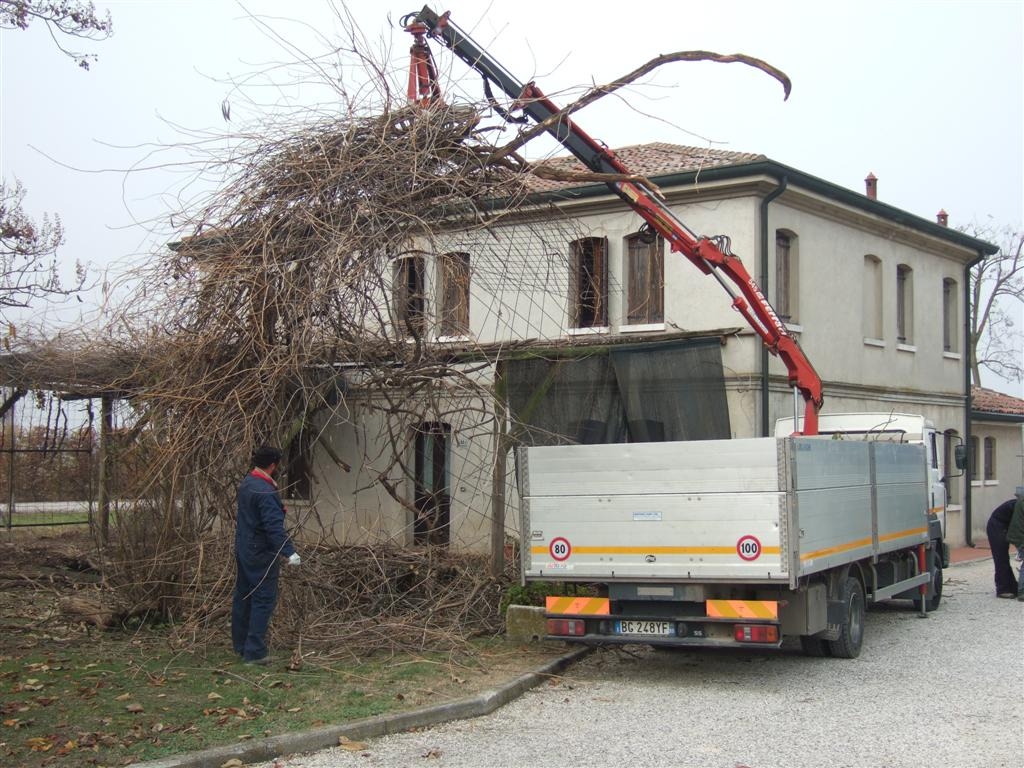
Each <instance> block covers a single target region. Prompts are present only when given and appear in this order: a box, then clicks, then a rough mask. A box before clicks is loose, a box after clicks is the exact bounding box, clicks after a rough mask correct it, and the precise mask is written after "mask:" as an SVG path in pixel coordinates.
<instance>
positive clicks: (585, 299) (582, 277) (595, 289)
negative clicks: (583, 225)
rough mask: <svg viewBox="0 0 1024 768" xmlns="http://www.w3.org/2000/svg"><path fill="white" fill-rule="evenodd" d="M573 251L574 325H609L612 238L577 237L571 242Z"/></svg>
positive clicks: (571, 321)
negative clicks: (609, 276) (609, 257)
mask: <svg viewBox="0 0 1024 768" xmlns="http://www.w3.org/2000/svg"><path fill="white" fill-rule="evenodd" d="M569 254H570V259H569V287H570V288H571V290H572V294H571V295H570V296H569V325H570V327H571V328H574V329H578V328H607V327H608V238H607V237H581V238H579V239H577V240H573V241H572V242H570V243H569ZM588 289H589V290H588Z"/></svg>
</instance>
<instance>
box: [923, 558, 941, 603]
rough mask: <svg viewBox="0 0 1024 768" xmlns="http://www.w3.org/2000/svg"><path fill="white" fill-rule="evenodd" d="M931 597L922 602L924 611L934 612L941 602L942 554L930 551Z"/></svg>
mask: <svg viewBox="0 0 1024 768" xmlns="http://www.w3.org/2000/svg"><path fill="white" fill-rule="evenodd" d="M932 569H933V570H932V595H931V597H928V598H926V599H925V601H924V609H925V610H926V611H934V610H936V609H937V608H938V607H939V603H940V602H941V601H942V554H941V553H940V552H939V551H937V550H934V549H933V550H932Z"/></svg>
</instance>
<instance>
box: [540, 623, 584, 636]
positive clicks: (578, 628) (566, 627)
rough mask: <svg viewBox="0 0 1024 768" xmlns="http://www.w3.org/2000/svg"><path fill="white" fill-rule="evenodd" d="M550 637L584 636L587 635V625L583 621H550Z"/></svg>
mask: <svg viewBox="0 0 1024 768" xmlns="http://www.w3.org/2000/svg"><path fill="white" fill-rule="evenodd" d="M547 625H548V634H549V635H570V636H576V637H579V636H582V635H585V634H587V624H586V622H585V621H583V619H548V621H547Z"/></svg>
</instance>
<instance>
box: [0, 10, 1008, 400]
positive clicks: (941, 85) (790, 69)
mask: <svg viewBox="0 0 1024 768" xmlns="http://www.w3.org/2000/svg"><path fill="white" fill-rule="evenodd" d="M409 3H410V4H409V5H388V2H387V0H383V1H382V0H375V1H373V2H371V1H370V0H351V1H350V2H347V3H342V2H340V0H339V1H338V2H336V3H334V5H333V6H332V5H331V4H329V3H325V2H319V0H301V1H299V0H293V2H291V3H281V2H266V1H264V0H259V1H255V0H254V1H253V2H246V3H236V2H228V1H227V0H204V1H203V2H198V1H197V2H188V1H186V0H178V1H177V2H160V1H159V0H146V1H145V2H143V1H142V0H122V1H121V2H106V3H105V2H97V7H98V8H99V9H101V10H105V9H109V10H110V12H111V14H112V16H113V22H114V30H115V33H114V36H113V37H112V38H111V39H109V40H106V41H102V42H97V43H90V42H79V41H65V44H66V45H68V46H69V47H75V48H76V49H79V50H90V51H93V52H95V53H97V54H98V55H99V61H98V62H96V63H95V64H93V66H92V68H91V69H90V71H88V72H86V71H82V70H80V69H78V68H77V67H76V66H75V65H74V63H73V62H72V61H71V60H70V59H67V58H66V57H64V56H63V55H61V53H60V52H59V50H58V49H57V48H56V47H55V45H54V43H53V41H52V40H51V39H50V38H49V35H48V34H47V32H46V30H45V28H44V27H42V26H41V25H38V24H37V25H35V26H34V27H33V28H31V29H29V30H28V31H26V32H18V31H8V30H0V108H2V113H0V171H2V174H3V177H4V179H6V180H7V181H8V182H10V181H11V180H12V179H13V178H15V177H16V178H18V179H20V180H21V181H22V182H23V183H24V184H25V186H26V187H27V189H28V191H29V193H28V197H27V199H26V208H27V209H28V211H29V212H30V213H32V214H34V215H36V216H40V215H41V214H42V213H44V212H54V211H56V212H59V214H60V216H61V218H62V219H63V222H64V225H65V229H66V236H67V244H66V245H65V247H64V248H62V250H61V252H60V254H61V258H62V259H63V260H64V261H65V262H67V263H73V262H74V261H75V260H76V259H77V260H80V261H83V262H86V263H88V264H91V265H93V266H94V267H95V268H96V269H102V268H106V267H108V266H109V267H110V268H111V269H112V270H113V271H115V272H116V271H117V270H120V269H122V268H123V266H124V265H125V264H128V263H131V262H137V261H138V260H140V259H144V258H145V257H146V255H147V254H149V253H152V252H153V249H154V248H155V247H157V246H158V245H159V244H160V243H161V242H163V241H164V240H165V239H166V238H167V237H168V236H169V233H170V232H171V231H172V229H171V228H170V227H169V226H167V224H168V221H167V217H168V215H169V213H170V212H171V211H172V210H173V209H174V208H175V207H178V206H179V205H180V203H179V202H177V201H179V200H181V199H182V196H183V195H184V196H185V197H187V196H188V195H189V194H192V192H194V189H195V187H188V186H185V187H184V191H183V189H182V187H183V182H184V181H185V180H187V179H188V178H189V175H188V172H187V169H186V168H184V167H182V166H180V165H177V166H174V167H168V166H169V165H171V164H172V163H177V162H180V160H181V159H182V155H181V154H180V153H179V154H175V153H173V152H169V151H166V150H164V151H156V152H154V151H155V150H158V149H159V148H160V147H162V146H167V145H176V144H182V143H187V142H194V141H195V140H196V137H199V136H206V135H207V134H206V132H207V131H213V132H219V133H224V132H225V131H231V130H233V129H235V130H237V129H238V128H239V127H241V126H244V125H245V124H246V121H247V120H249V119H252V118H257V117H259V116H260V115H261V114H264V113H269V112H270V111H272V110H273V109H275V108H276V109H287V108H289V105H295V104H296V103H302V104H306V105H311V104H313V103H315V104H316V105H317V106H318V107H319V108H322V109H325V110H332V109H335V108H336V104H337V99H338V98H339V93H340V92H344V94H345V96H346V97H348V98H350V99H357V100H358V99H362V98H365V97H366V96H365V93H364V92H363V91H361V90H360V85H361V82H365V79H366V78H365V71H363V70H361V69H360V68H346V67H344V66H342V67H338V66H336V64H337V57H331V58H329V59H325V60H324V61H325V63H327V64H328V65H329V66H328V68H327V69H325V70H324V71H326V72H329V73H330V76H331V77H332V78H333V79H334V81H335V85H336V86H337V87H336V88H335V89H334V90H331V89H316V88H311V87H308V86H304V87H299V86H297V85H285V84H286V83H288V82H289V80H290V79H293V74H294V72H295V71H297V70H294V69H287V70H286V69H284V68H281V67H277V68H276V69H273V70H272V71H268V70H269V69H270V68H272V67H275V65H280V64H282V63H284V62H287V61H290V60H293V59H295V58H296V57H300V56H303V55H304V56H314V55H317V54H320V53H324V52H326V51H328V50H330V48H331V47H332V46H334V45H337V44H338V43H339V42H343V41H344V42H348V41H349V40H350V39H351V36H352V35H351V31H350V30H351V27H352V24H351V23H350V22H348V21H346V16H347V15H349V16H350V17H351V19H353V20H354V21H355V22H356V24H357V25H358V31H359V33H360V34H361V36H362V42H361V43H360V48H361V49H362V50H364V51H365V52H368V53H370V54H371V56H372V57H373V58H375V59H376V60H379V61H387V62H390V63H391V65H392V66H393V68H394V75H395V77H396V82H399V83H400V84H401V85H403V86H404V83H402V82H401V81H402V78H403V77H404V70H405V67H406V66H407V56H408V53H407V52H408V48H409V44H410V41H411V38H410V37H409V36H408V35H407V34H405V33H403V32H402V31H401V30H400V29H399V28H398V19H399V18H400V17H402V16H404V15H405V14H406V13H409V12H411V11H416V10H418V9H419V8H420V7H422V5H421V4H420V3H422V0H419V3H418V2H416V0H409ZM432 7H433V8H434V10H435V11H438V12H441V11H444V10H450V11H451V13H452V19H453V20H454V21H455V22H456V23H457V24H458V25H459V26H460V27H462V28H464V29H465V30H467V31H468V32H470V33H471V34H472V36H473V37H474V38H475V39H476V40H477V42H479V43H481V44H483V45H484V46H485V47H486V48H487V50H488V51H489V52H490V53H491V54H492V55H493V56H494V57H495V58H497V59H498V60H499V61H500V62H501V63H502V64H504V65H505V66H506V68H507V69H508V70H509V71H510V72H512V74H513V75H515V76H516V77H517V78H518V79H520V80H522V81H526V80H530V79H536V81H537V83H538V85H539V86H540V87H541V88H542V89H543V90H544V91H545V92H546V93H548V94H549V95H551V96H552V97H553V99H554V100H555V101H556V103H559V104H564V103H567V102H568V101H569V100H570V96H571V94H572V93H573V92H576V91H578V89H579V88H580V87H581V86H585V85H586V84H588V83H592V82H597V83H604V82H608V81H611V80H613V79H615V78H616V77H617V76H620V75H623V74H625V73H626V72H628V71H630V70H632V69H634V68H635V67H637V66H639V65H640V64H643V63H644V62H646V61H647V60H649V59H651V58H653V57H654V56H656V55H658V54H661V53H669V52H674V51H680V50H690V49H705V50H713V51H717V52H719V53H735V52H741V53H746V54H749V55H751V56H756V57H759V58H761V59H764V60H766V61H768V62H770V63H771V64H773V65H774V66H776V67H778V68H780V69H782V70H783V71H785V72H786V73H787V74H788V75H789V76H790V78H791V79H792V82H793V92H792V95H791V97H790V98H789V100H788V101H783V99H782V88H781V87H780V86H779V85H778V84H777V83H776V82H775V81H774V80H772V79H771V78H769V77H768V76H766V75H764V74H762V73H760V72H757V71H755V70H753V69H749V68H746V67H743V66H740V65H735V64H733V65H722V64H711V63H700V64H693V63H687V64H674V65H671V66H670V67H667V68H663V69H662V70H660V71H659V73H658V74H657V76H656V77H655V78H653V79H649V80H648V81H647V82H646V83H645V84H643V85H641V86H638V87H635V88H633V89H631V90H630V91H629V92H628V94H626V95H625V97H624V98H617V97H609V98H606V99H603V100H602V101H601V102H600V103H599V104H597V105H595V106H594V107H592V108H588V109H587V110H585V111H583V112H581V113H580V114H579V115H578V117H577V119H578V122H579V123H580V125H581V126H583V128H584V129H585V130H587V131H588V132H589V133H590V134H591V135H593V136H594V137H595V138H597V139H599V140H601V141H604V142H605V143H607V144H608V145H610V146H612V147H617V146H625V145H629V144H639V143H645V142H651V141H668V142H673V143H678V144H691V145H696V146H711V147H716V148H722V149H729V150H735V151H741V152H755V153H760V154H764V155H767V156H768V157H770V158H771V159H773V160H776V161H778V162H780V163H784V164H786V165H790V166H793V167H795V168H797V169H799V170H801V171H804V172H806V173H809V174H812V175H815V176H818V177H820V178H822V179H825V180H827V181H830V182H833V183H835V184H838V185H841V186H843V187H847V188H850V189H853V190H857V191H863V189H864V177H865V176H866V175H867V174H868V173H869V172H871V173H874V174H875V175H876V176H877V177H878V179H879V186H878V188H879V198H880V199H881V200H883V201H885V202H887V203H890V204H892V205H895V206H897V207H899V208H902V209H904V210H906V211H908V212H910V213H913V214H916V215H918V216H921V217H924V218H926V219H931V220H934V218H935V215H936V213H937V212H938V211H939V210H940V209H945V210H946V211H947V212H948V213H949V223H950V226H953V227H960V226H965V225H972V224H978V223H981V224H984V223H986V222H992V223H993V224H995V225H997V226H1013V227H1016V228H1018V229H1019V228H1020V227H1021V226H1022V222H1024V201H1022V196H1024V135H1022V126H1024V53H1022V51H1024V3H1022V2H1020V1H1019V0H1003V1H998V2H985V1H984V0H974V1H973V2H953V1H952V0H938V1H936V2H924V1H922V2H912V1H910V0H889V1H888V2H870V1H864V0H862V1H860V2H845V1H843V0H835V1H833V2H824V1H823V0H817V1H816V2H796V0H789V1H787V0H776V1H775V2H763V1H761V2H728V1H725V0H708V1H707V2H680V1H679V0H676V1H675V2H643V0H640V1H639V2H632V3H624V4H603V5H600V6H599V4H597V3H586V4H584V3H578V2H561V3H555V2H550V1H547V2H537V1H535V0H494V2H492V3H490V4H483V3H480V2H468V1H467V0H463V1H462V2H461V3H459V2H457V0H453V1H452V4H451V5H447V6H442V5H432ZM284 8H286V9H287V10H282V9H284ZM254 17H255V20H254ZM434 54H435V57H436V58H437V59H438V64H439V67H440V69H441V71H442V75H443V76H444V77H445V78H448V77H452V78H454V77H456V76H463V75H465V70H466V68H465V67H464V66H463V65H462V64H461V63H460V62H457V61H455V62H453V61H452V59H451V56H450V55H448V54H447V53H446V52H444V51H442V50H441V49H440V48H439V47H436V46H435V50H434ZM256 72H263V73H264V74H263V75H262V76H260V77H255V78H252V77H249V76H250V75H252V73H256ZM478 82H479V81H478V80H476V79H472V78H471V79H466V78H464V77H463V79H462V80H461V81H460V83H459V84H454V83H453V84H451V85H450V86H449V94H450V95H451V96H453V97H456V96H457V95H458V92H459V89H460V88H463V87H464V88H466V89H467V92H469V89H472V94H471V95H472V97H473V98H474V99H475V98H479V93H478V92H476V89H477V87H478V86H477V83H478ZM225 99H227V100H228V101H229V102H230V104H231V109H232V113H231V116H232V120H231V123H230V124H229V123H227V122H225V120H224V119H223V117H222V102H223V101H224V100H225ZM191 157H192V158H193V159H196V160H199V161H200V162H201V161H202V160H203V158H202V156H196V155H195V153H193V154H192V155H191ZM150 166H156V169H155V170H145V169H146V168H148V167H150ZM129 169H135V170H132V171H131V172H129V173H125V171H127V170H129ZM142 222H146V224H145V225H143V224H142ZM742 255H743V254H741V256H742ZM1018 327H1019V328H1024V317H1022V318H1021V322H1020V323H1019V325H1018ZM990 385H991V386H994V387H995V388H998V389H1002V390H1003V391H1008V392H1011V393H1012V394H1017V395H1018V396H1020V394H1021V391H1020V388H1019V387H1017V386H1014V385H1009V384H1003V383H1001V382H998V381H994V382H992V383H991V384H990Z"/></svg>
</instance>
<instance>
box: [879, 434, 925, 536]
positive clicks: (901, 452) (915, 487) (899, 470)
mask: <svg viewBox="0 0 1024 768" xmlns="http://www.w3.org/2000/svg"><path fill="white" fill-rule="evenodd" d="M871 451H872V458H873V460H874V472H875V482H876V484H877V491H876V493H877V500H876V501H877V510H878V511H877V535H878V549H877V551H878V552H892V551H893V550H897V549H904V548H906V547H909V546H913V545H914V544H920V543H923V542H925V541H927V540H928V517H927V509H926V508H924V507H926V506H927V503H926V500H927V499H928V470H927V467H926V464H925V447H924V446H923V445H920V444H916V445H906V444H903V445H900V444H897V443H879V442H875V443H872V444H871ZM922 504H924V507H922Z"/></svg>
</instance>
